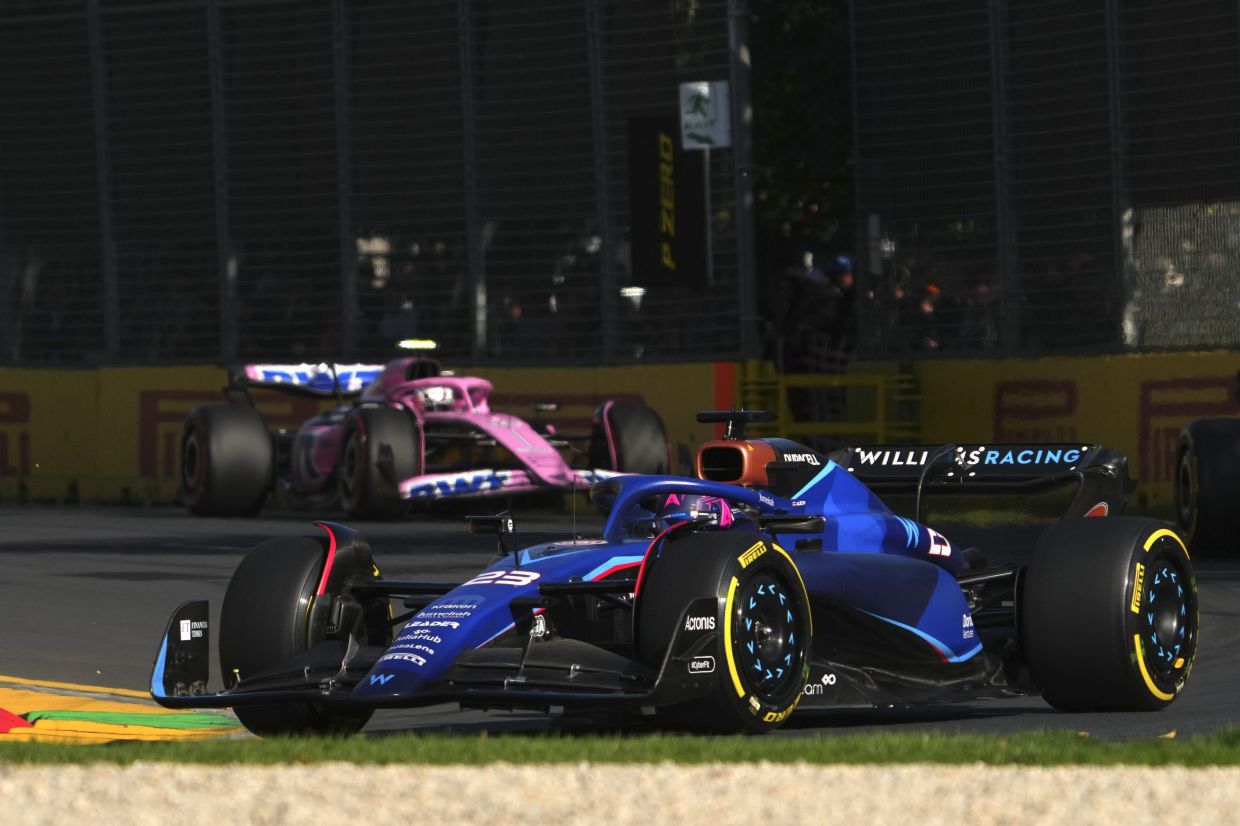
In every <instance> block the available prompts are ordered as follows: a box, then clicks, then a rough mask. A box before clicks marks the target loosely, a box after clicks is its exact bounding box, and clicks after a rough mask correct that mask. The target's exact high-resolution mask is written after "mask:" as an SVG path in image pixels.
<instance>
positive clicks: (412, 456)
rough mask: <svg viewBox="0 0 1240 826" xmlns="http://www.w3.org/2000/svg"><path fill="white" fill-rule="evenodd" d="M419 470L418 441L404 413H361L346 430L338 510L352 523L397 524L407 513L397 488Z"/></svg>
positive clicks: (377, 409)
mask: <svg viewBox="0 0 1240 826" xmlns="http://www.w3.org/2000/svg"><path fill="white" fill-rule="evenodd" d="M421 466H422V444H421V439H420V438H419V431H418V426H417V422H416V421H415V420H414V418H413V417H412V416H411V415H410V414H409V413H406V412H405V411H403V410H397V409H396V408H394V407H360V408H358V409H357V410H355V411H354V412H353V413H352V414H350V416H349V420H348V422H347V423H346V424H345V431H344V439H343V442H342V446H341V449H340V462H339V466H338V468H337V474H338V475H337V479H338V483H339V490H340V501H341V504H343V505H344V509H345V511H346V512H348V514H349V516H350V517H351V518H353V519H398V518H400V517H401V516H404V515H405V514H406V513H408V512H409V503H408V502H407V501H406V500H404V499H402V498H401V495H400V487H399V486H400V483H401V482H402V481H404V480H405V479H408V478H409V477H411V476H416V475H417V474H418V471H419V468H420V467H421Z"/></svg>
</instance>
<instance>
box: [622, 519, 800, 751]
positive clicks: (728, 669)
mask: <svg viewBox="0 0 1240 826" xmlns="http://www.w3.org/2000/svg"><path fill="white" fill-rule="evenodd" d="M677 533H679V532H675V533H673V534H671V535H670V537H669V538H670V541H665V542H663V543H662V546H661V547H660V548H656V551H657V552H658V553H657V556H656V555H655V552H652V558H651V559H650V560H648V561H647V570H646V571H645V573H644V577H643V581H642V584H641V587H640V590H639V592H638V595H637V603H636V616H635V618H634V621H635V623H636V628H635V638H636V642H637V651H638V658H639V659H640V660H642V661H643V662H645V663H646V664H647V665H650V666H651V667H654V668H657V667H659V666H660V665H661V664H662V663H663V660H664V658H665V655H666V652H667V649H668V646H669V644H670V643H671V640H672V638H673V636H674V635H675V632H676V631H677V630H678V629H680V628H708V629H712V630H714V631H715V642H714V657H713V659H714V662H715V663H717V668H716V676H717V680H716V682H715V687H714V693H713V695H712V696H710V697H708V698H706V699H705V701H704V702H700V703H693V704H690V705H689V707H687V708H681V709H674V710H673V715H675V716H679V717H680V718H681V719H682V720H683V721H684V722H687V723H689V724H691V725H694V726H696V727H701V728H707V729H711V730H717V731H730V732H754V733H757V732H763V731H770V730H771V729H774V728H777V727H778V726H780V725H782V724H783V723H784V721H786V720H787V719H788V716H789V715H790V714H792V712H793V710H794V709H795V708H796V705H797V703H798V702H799V701H800V699H801V696H802V689H803V688H804V686H805V680H806V676H807V674H808V672H809V662H810V652H811V647H812V643H813V628H812V619H811V616H810V607H809V597H808V595H807V593H806V591H805V584H804V583H803V582H802V581H801V576H800V573H799V572H798V571H797V568H796V565H795V564H794V563H793V562H792V559H791V558H790V557H789V556H788V554H787V553H786V552H785V551H783V550H782V549H781V548H779V547H778V546H776V545H774V544H773V543H772V542H771V540H770V539H769V538H768V537H765V536H763V535H761V534H758V533H754V532H750V531H739V530H738V531H709V530H707V531H686V532H685V533H684V534H682V535H679V536H677ZM702 597H714V598H715V600H714V605H715V610H714V612H713V613H708V614H704V615H703V616H696V615H693V614H691V613H689V609H690V604H691V603H693V602H694V601H695V600H698V599H700V598H702ZM699 604H700V603H699Z"/></svg>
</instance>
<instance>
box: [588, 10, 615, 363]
mask: <svg viewBox="0 0 1240 826" xmlns="http://www.w3.org/2000/svg"><path fill="white" fill-rule="evenodd" d="M586 29H587V35H588V37H587V39H586V54H587V55H588V58H589V65H590V126H591V131H592V137H593V142H594V204H595V206H594V209H595V211H596V212H597V213H598V222H599V239H600V241H601V242H602V249H601V254H600V255H599V273H598V290H599V317H600V319H601V321H602V327H601V330H600V334H601V342H600V347H599V353H598V355H599V356H601V357H602V359H603V360H604V361H611V360H612V359H613V358H614V357H615V355H616V333H617V318H616V316H617V312H616V309H617V302H618V299H619V295H618V294H617V289H618V288H617V286H616V267H615V264H614V261H615V251H616V248H615V232H614V231H613V229H612V221H611V213H610V212H609V210H608V208H607V207H608V204H610V203H611V186H610V181H609V179H608V175H607V115H606V108H607V107H606V104H605V103H604V100H605V99H604V97H603V95H604V89H603V44H604V43H605V42H606V41H605V39H604V32H603V19H602V14H601V12H600V9H599V2H598V0H586Z"/></svg>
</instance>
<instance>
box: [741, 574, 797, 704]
mask: <svg viewBox="0 0 1240 826" xmlns="http://www.w3.org/2000/svg"><path fill="white" fill-rule="evenodd" d="M731 619H732V623H733V629H734V633H733V635H732V640H733V643H732V645H733V654H734V656H735V661H736V663H737V665H738V670H739V672H740V673H741V674H743V675H744V679H745V682H746V683H748V684H749V687H750V689H751V690H752V691H753V693H754V694H755V695H757V697H758V698H759V699H760V700H763V701H765V702H774V703H777V702H778V701H779V700H781V699H782V698H784V697H786V696H787V695H788V693H789V691H790V689H791V690H799V689H800V686H799V685H798V681H799V680H800V679H801V670H802V669H801V666H802V663H801V659H802V651H803V650H804V649H803V648H802V645H803V643H804V639H805V637H804V635H805V634H806V633H807V630H806V629H805V627H804V625H803V621H802V616H801V610H800V605H799V602H798V600H797V599H796V597H795V595H794V591H793V590H792V589H791V588H790V587H788V584H787V582H786V581H785V580H784V579H783V577H781V576H779V575H778V574H775V573H773V572H766V571H764V572H761V573H759V574H757V575H756V576H754V577H752V578H750V579H749V580H748V581H747V582H746V583H745V584H744V585H743V586H742V587H741V589H740V591H739V593H738V594H737V600H736V607H735V609H734V613H733V616H732V618H731Z"/></svg>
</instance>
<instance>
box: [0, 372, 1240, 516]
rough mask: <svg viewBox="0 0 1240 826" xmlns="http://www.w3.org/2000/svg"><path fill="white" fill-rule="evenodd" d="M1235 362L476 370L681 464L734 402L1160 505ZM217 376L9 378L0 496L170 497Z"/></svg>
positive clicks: (1239, 409) (293, 413)
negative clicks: (1104, 470)
mask: <svg viewBox="0 0 1240 826" xmlns="http://www.w3.org/2000/svg"><path fill="white" fill-rule="evenodd" d="M1238 369H1240V353H1236V352H1230V351H1218V352H1207V353H1161V354H1142V355H1131V356H1104V357H1095V358H1047V359H1034V360H1026V359H1004V360H995V361H986V360H960V361H933V362H925V363H919V364H916V365H914V366H913V368H912V370H911V371H909V372H903V373H902V372H901V371H900V370H899V369H898V366H897V365H895V364H884V363H874V364H864V365H854V370H853V372H850V373H848V374H843V375H824V376H803V375H785V376H779V375H777V374H776V373H775V371H774V369H773V368H772V367H771V366H770V365H769V364H761V363H744V364H733V363H728V362H723V363H713V364H712V363H703V364H668V365H645V366H640V367H638V366H631V367H606V368H554V369H553V368H506V369H479V370H478V371H477V372H478V373H480V374H481V375H484V376H486V377H487V378H489V379H490V380H491V381H492V382H493V383H494V385H495V393H494V395H493V396H492V399H493V402H494V405H495V407H496V409H502V410H509V411H512V412H514V413H518V414H521V415H530V414H532V404H533V402H536V401H543V400H553V401H558V402H559V403H560V405H561V408H560V410H559V412H558V413H556V414H554V415H553V416H551V417H549V418H551V420H552V421H554V422H555V423H556V424H557V425H558V426H559V427H561V429H567V430H578V431H579V430H582V429H584V428H585V427H587V426H588V424H589V421H590V415H591V413H592V412H593V410H594V408H595V406H597V405H598V404H599V403H601V402H602V401H604V400H606V399H609V398H619V399H623V400H627V401H635V402H642V403H645V404H648V405H650V406H651V407H653V408H655V409H656V410H657V411H659V413H660V415H661V416H662V417H663V420H664V422H665V424H666V426H667V431H668V436H669V439H670V441H671V442H672V443H673V444H674V445H675V449H676V455H675V456H674V460H675V465H676V467H677V469H683V468H686V467H687V466H688V465H689V463H690V461H691V459H692V456H693V454H694V453H695V452H696V447H697V445H699V444H701V443H702V442H703V441H705V440H708V439H711V438H714V437H715V436H716V435H717V434H718V433H720V432H721V429H720V428H719V427H718V426H715V425H703V424H698V423H697V422H696V421H695V420H694V414H695V413H696V412H697V411H699V410H702V409H706V408H715V409H727V408H729V407H731V406H733V405H735V406H737V407H744V408H747V409H767V410H772V411H774V412H775V413H777V414H778V415H779V419H778V420H777V421H776V422H775V423H773V424H770V425H762V426H755V427H753V428H752V430H751V432H752V433H753V434H754V435H783V436H786V437H789V438H792V439H796V440H799V441H806V442H809V443H811V444H815V445H819V446H823V447H831V446H834V445H835V444H840V443H855V444H860V443H896V442H909V441H922V442H974V443H977V442H995V443H1000V442H1018V441H1019V442H1023V441H1051V442H1073V441H1080V442H1090V443H1092V442H1097V443H1102V444H1106V445H1109V446H1111V447H1115V448H1118V449H1120V450H1122V451H1124V452H1125V453H1126V454H1127V455H1128V457H1129V466H1130V469H1131V472H1132V474H1133V476H1134V477H1136V478H1137V479H1139V481H1140V486H1139V487H1138V489H1137V505H1138V506H1165V505H1167V504H1169V503H1170V502H1171V501H1172V497H1173V486H1172V482H1173V479H1174V472H1175V458H1176V457H1175V453H1176V446H1177V443H1178V439H1179V434H1180V430H1181V428H1182V427H1183V426H1184V424H1185V423H1186V422H1188V421H1189V420H1191V419H1196V418H1208V417H1213V416H1240V403H1238V402H1237V398H1236V389H1237V388H1236V373H1237V370H1238ZM458 372H461V373H468V372H474V371H473V370H472V368H469V367H464V368H459V369H458ZM224 382H225V372H224V370H223V369H221V368H219V367H158V368H98V369H93V370H22V369H0V501H14V500H16V499H26V500H49V501H130V502H170V501H172V500H173V498H174V497H175V494H176V489H177V480H178V472H179V469H178V465H177V463H178V437H179V434H180V430H181V423H182V422H183V421H184V419H185V415H186V414H187V413H188V412H189V411H190V410H191V409H192V408H193V407H194V406H196V405H199V404H204V403H210V402H213V401H221V400H222V394H221V392H220V390H221V388H222V386H223V384H224ZM814 394H818V395H814ZM255 398H256V402H257V404H258V405H259V408H260V409H261V410H262V411H263V413H264V415H265V416H266V417H267V419H268V421H270V422H272V423H273V424H277V425H280V426H285V427H293V426H296V424H297V423H299V422H301V421H303V420H304V419H306V418H308V417H309V416H311V415H313V414H314V413H315V412H317V411H318V410H320V409H322V408H323V407H324V406H325V404H323V403H319V402H316V401H314V400H309V399H302V398H296V397H289V396H285V395H281V394H276V393H271V392H268V393H256V394H255ZM326 405H330V402H328V403H326Z"/></svg>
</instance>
